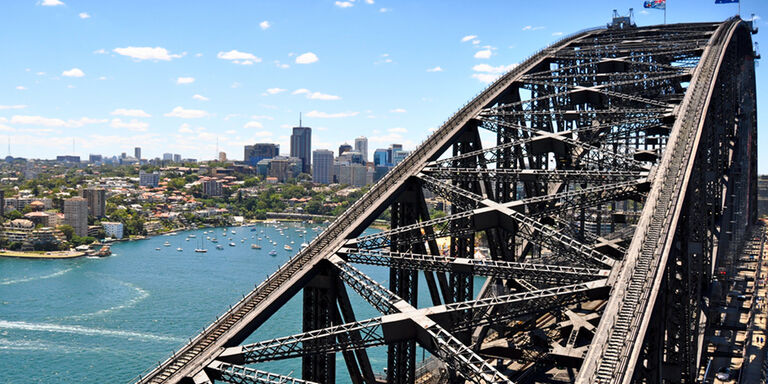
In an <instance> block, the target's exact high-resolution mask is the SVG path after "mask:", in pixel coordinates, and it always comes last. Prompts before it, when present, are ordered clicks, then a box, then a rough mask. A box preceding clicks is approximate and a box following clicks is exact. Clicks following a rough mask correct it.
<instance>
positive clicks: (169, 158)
mask: <svg viewBox="0 0 768 384" xmlns="http://www.w3.org/2000/svg"><path fill="white" fill-rule="evenodd" d="M163 161H173V153H163Z"/></svg>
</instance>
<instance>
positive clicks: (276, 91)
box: [267, 88, 287, 95]
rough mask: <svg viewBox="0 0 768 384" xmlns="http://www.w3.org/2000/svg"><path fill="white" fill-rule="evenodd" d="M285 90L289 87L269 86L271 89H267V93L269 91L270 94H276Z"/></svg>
mask: <svg viewBox="0 0 768 384" xmlns="http://www.w3.org/2000/svg"><path fill="white" fill-rule="evenodd" d="M285 91H287V89H283V88H269V89H267V93H269V94H270V95H276V94H278V93H281V92H285Z"/></svg>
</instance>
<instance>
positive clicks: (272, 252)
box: [269, 249, 277, 256]
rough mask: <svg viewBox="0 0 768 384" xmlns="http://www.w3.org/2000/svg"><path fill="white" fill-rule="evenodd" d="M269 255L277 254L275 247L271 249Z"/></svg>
mask: <svg viewBox="0 0 768 384" xmlns="http://www.w3.org/2000/svg"><path fill="white" fill-rule="evenodd" d="M269 255H270V256H277V251H275V250H274V249H273V250H271V251H269Z"/></svg>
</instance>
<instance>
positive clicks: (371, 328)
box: [220, 279, 607, 364]
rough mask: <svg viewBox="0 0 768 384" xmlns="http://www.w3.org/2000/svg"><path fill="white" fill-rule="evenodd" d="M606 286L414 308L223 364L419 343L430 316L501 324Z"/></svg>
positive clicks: (246, 350)
mask: <svg viewBox="0 0 768 384" xmlns="http://www.w3.org/2000/svg"><path fill="white" fill-rule="evenodd" d="M606 282H607V280H605V279H602V280H595V281H591V282H586V283H578V284H572V285H566V286H561V287H553V288H546V289H539V290H535V291H530V292H521V293H513V294H507V295H502V296H496V297H490V298H485V299H478V300H471V301H467V302H460V303H452V304H447V305H440V306H435V307H429V308H423V309H415V308H411V309H409V310H408V312H403V313H396V314H390V315H384V316H381V317H376V318H372V319H368V320H363V321H358V322H354V323H346V324H341V325H336V326H331V327H328V328H323V329H317V330H313V331H310V332H303V333H300V334H296V335H291V336H286V337H281V338H276V339H272V340H266V341H262V342H258V343H254V344H247V345H242V346H237V347H230V348H227V349H226V350H225V351H224V352H223V353H222V354H221V356H220V360H221V361H226V362H228V363H229V362H234V363H237V364H252V363H258V362H263V361H272V360H281V359H288V358H296V357H300V356H306V355H312V354H325V353H331V352H339V351H342V350H347V349H353V350H354V349H362V348H369V347H374V346H379V345H383V344H386V343H391V342H396V341H402V340H408V339H417V338H418V337H419V332H420V331H419V328H420V325H419V324H422V323H424V320H423V318H429V319H430V320H429V321H430V322H432V321H434V322H435V324H440V325H438V326H440V327H443V328H445V329H450V330H462V329H469V328H471V327H473V326H477V325H483V324H489V323H494V322H498V321H500V320H510V319H515V318H521V317H524V316H530V315H532V314H540V313H543V312H545V311H547V310H551V309H552V308H553V307H552V304H554V303H558V305H563V304H564V303H576V302H579V301H581V300H583V297H582V295H585V294H589V293H590V292H594V291H596V290H601V289H605V288H606V287H607V286H606ZM491 308H502V310H500V311H497V312H495V313H491V312H490V309H491ZM459 311H470V312H471V313H472V318H471V320H469V321H465V322H461V323H453V322H452V320H451V316H450V315H451V314H452V313H456V312H459ZM419 319H422V320H419ZM409 329H410V330H409ZM434 329H435V328H434V327H433V330H434ZM354 332H359V333H360V334H361V335H362V338H361V339H360V340H359V341H357V342H354V343H350V344H339V343H338V342H337V341H335V340H342V339H352V338H351V337H346V338H342V337H340V336H341V335H351V334H352V333H354ZM308 342H312V343H308ZM307 345H309V347H308V346H307Z"/></svg>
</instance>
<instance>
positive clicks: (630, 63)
mask: <svg viewBox="0 0 768 384" xmlns="http://www.w3.org/2000/svg"><path fill="white" fill-rule="evenodd" d="M750 32H751V30H750V26H749V25H748V24H747V23H745V22H742V21H740V20H738V19H731V20H728V21H726V22H723V23H691V24H673V25H664V26H651V27H642V28H634V27H632V28H626V29H592V30H587V31H584V32H581V33H578V34H575V35H573V36H569V37H567V38H564V39H562V40H561V41H559V42H557V43H555V44H553V45H552V46H550V47H547V48H545V49H544V50H542V51H540V52H538V53H537V54H535V55H533V56H531V57H530V58H528V59H526V60H525V61H524V62H522V63H521V64H520V65H518V66H516V67H515V68H514V69H513V70H512V71H510V72H509V73H507V74H505V75H503V76H501V77H500V78H499V79H498V80H497V81H495V82H494V83H493V84H491V85H490V86H489V87H488V88H487V89H486V90H484V91H483V92H482V93H481V94H480V95H478V96H477V97H476V98H474V99H473V100H472V101H471V102H469V103H468V104H466V105H465V106H463V107H462V108H461V109H460V110H459V111H458V112H457V113H456V114H455V115H454V116H452V117H451V118H450V119H449V120H448V121H446V122H445V123H444V124H443V125H442V126H441V127H440V128H439V129H438V130H436V131H435V132H434V133H433V134H432V135H431V136H430V137H429V138H428V139H427V140H426V141H424V142H422V143H421V144H420V145H419V146H418V147H417V148H416V149H415V150H414V151H413V152H412V154H411V155H410V156H409V157H407V158H406V159H405V160H404V161H402V162H401V163H400V164H398V165H397V166H396V167H395V168H394V169H393V170H392V171H390V172H389V173H388V174H387V175H386V176H385V177H384V178H383V179H382V180H381V181H379V182H378V183H376V184H375V185H374V186H372V187H371V188H370V190H368V191H367V192H366V193H365V194H364V195H363V196H362V198H360V199H359V200H358V201H356V202H355V203H354V204H352V205H351V206H350V207H349V208H348V209H347V210H346V211H345V212H344V213H343V214H342V215H341V216H340V217H338V218H337V219H336V220H335V221H334V222H333V223H331V224H330V225H329V226H328V228H327V229H326V230H325V231H324V232H323V233H322V234H320V235H319V236H318V237H317V238H315V239H314V240H312V242H311V243H310V244H309V246H308V247H307V248H306V249H303V250H302V251H300V252H299V253H298V254H297V255H295V256H294V257H293V258H291V259H290V260H289V261H288V262H287V263H286V264H285V265H283V266H281V267H280V269H279V270H278V271H276V272H275V273H273V274H272V275H271V276H269V277H268V278H267V280H266V281H264V282H263V283H261V284H260V285H258V286H257V287H256V288H255V289H254V290H253V291H252V292H250V293H249V294H247V295H245V296H244V297H243V299H242V300H241V301H240V302H238V303H236V304H235V305H234V306H232V307H231V310H229V311H227V312H226V313H224V314H223V315H221V316H220V317H218V319H217V320H216V321H215V322H214V323H212V324H211V325H210V326H208V327H207V328H206V329H205V330H204V331H203V332H201V334H199V335H197V336H196V337H194V338H192V339H190V342H189V343H188V344H187V345H185V346H183V347H182V348H181V349H180V350H179V351H178V352H176V353H174V355H173V356H171V357H170V358H168V359H167V360H166V361H165V362H163V363H161V364H160V365H159V366H158V367H156V368H154V369H152V370H151V371H150V372H149V373H148V374H147V375H144V376H143V377H141V378H140V379H139V380H138V382H141V383H166V382H167V383H183V382H194V383H205V382H211V381H224V382H233V383H256V382H259V383H271V382H275V383H276V382H297V383H302V382H334V381H336V376H337V375H338V374H344V375H349V377H350V380H351V381H352V382H353V383H369V384H371V383H375V382H378V380H380V379H377V377H378V378H381V377H382V376H381V374H382V372H376V370H378V369H380V368H381V367H378V366H377V367H374V365H372V364H371V359H370V357H369V355H368V350H369V349H370V348H373V347H377V346H383V345H386V346H387V354H388V356H387V370H386V381H387V382H388V383H414V382H416V381H428V380H433V382H434V380H436V378H438V377H441V380H447V381H450V382H464V381H470V382H475V383H488V382H512V381H517V380H520V381H525V382H536V381H545V382H561V381H563V379H562V378H563V377H568V378H571V379H573V380H575V381H577V382H581V383H592V382H632V381H639V382H659V381H667V382H693V381H694V380H695V375H696V374H697V369H698V367H699V365H700V359H701V355H702V354H704V353H706V351H704V350H699V349H701V348H703V347H702V345H703V344H702V343H701V342H700V339H699V337H700V336H699V335H700V334H703V333H704V331H701V330H699V329H698V325H697V326H696V327H694V328H687V327H684V326H681V325H680V324H686V323H688V322H692V323H696V324H699V322H700V320H699V319H703V318H705V317H704V316H705V314H704V311H705V310H706V308H705V307H704V306H703V305H702V303H703V302H705V300H704V295H705V294H706V290H705V289H702V287H705V286H706V284H707V283H706V282H707V279H708V278H710V275H711V272H708V271H711V270H713V268H714V267H715V266H716V265H718V263H720V262H721V261H720V260H721V259H722V258H723V257H724V255H725V254H726V249H731V248H733V247H734V246H733V245H731V244H732V243H734V242H736V241H737V240H738V238H739V236H741V233H743V229H739V228H743V227H744V226H745V225H746V224H748V223H749V222H750V220H752V219H753V218H754V213H753V211H754V208H753V206H754V205H755V204H756V200H755V199H756V198H755V197H754V193H755V192H754V188H753V187H754V185H755V183H753V182H752V180H751V178H754V174H755V173H756V172H755V170H756V168H755V165H754V158H755V156H756V155H755V144H754V143H755V141H754V140H755V132H756V122H755V121H756V120H755V118H754V116H755V110H754V108H755V107H754V105H755V104H754V69H753V68H754V56H755V55H754V52H753V50H752V47H751V39H750V36H749V35H750ZM490 137H493V140H490V141H489V140H488V138H490ZM742 195H744V196H747V197H746V198H742V197H739V196H742ZM734 196H736V197H734ZM378 218H385V219H388V220H389V221H390V224H391V228H390V229H388V230H383V231H382V230H377V231H374V232H373V233H366V234H364V231H365V230H366V229H368V228H369V226H370V225H371V224H372V223H373V222H374V220H376V219H378ZM732 237H733V239H734V240H731V238H732ZM354 264H360V265H365V268H363V270H367V269H366V268H386V269H388V270H389V281H388V282H386V284H385V282H380V281H376V279H373V278H372V277H370V276H368V275H367V274H366V273H364V272H363V270H361V269H358V268H356V267H355V266H354ZM681 276H683V277H681ZM475 278H478V279H479V280H476V279H475ZM476 281H479V282H482V284H481V286H475V284H476ZM419 284H425V287H423V288H422V289H420V287H419ZM350 290H351V291H352V292H354V294H353V295H352V297H350V295H349V293H348V291H350ZM299 292H302V293H303V301H302V305H303V312H302V316H303V322H302V328H301V329H294V330H290V329H286V330H285V335H283V336H280V337H276V338H273V339H270V340H264V341H261V342H250V341H248V343H246V344H243V343H244V342H246V339H247V338H248V337H249V336H250V335H251V334H252V333H253V332H254V330H256V329H257V328H259V326H261V325H262V324H263V323H264V322H265V321H268V319H269V318H270V316H271V315H272V314H274V313H275V312H277V311H279V310H280V308H281V306H282V305H283V304H285V303H286V302H287V301H288V300H289V299H290V298H291V297H293V296H294V295H295V294H297V293H299ZM681 292H684V293H683V295H686V296H684V297H683V298H684V300H682V299H681V296H680V295H681ZM419 294H422V295H423V294H427V295H428V296H427V298H428V300H427V301H428V302H429V303H430V304H429V305H426V306H425V305H424V304H423V303H424V302H425V301H424V300H423V298H422V300H419V298H418V296H419ZM361 302H364V303H367V305H370V306H371V307H373V308H375V309H376V310H377V311H378V312H379V313H380V314H381V315H379V316H377V317H373V318H367V319H358V318H357V316H356V314H359V313H360V311H356V310H355V307H356V306H357V305H359V303H361ZM418 303H422V305H421V306H420V305H419V304H418ZM666 308H670V309H669V310H667V309H666ZM417 344H418V345H419V346H421V347H422V348H424V350H426V351H427V352H429V353H430V354H431V355H432V356H433V357H434V358H437V359H439V360H440V361H441V362H442V363H441V364H442V365H441V366H442V367H444V368H445V370H446V371H445V375H443V376H441V375H436V376H431V375H430V373H428V372H427V371H426V370H424V369H421V368H419V367H418V364H417V359H416V353H415V351H416V350H415V347H416V345H417ZM336 353H341V354H342V357H343V360H344V363H345V364H344V366H345V371H343V373H342V371H339V372H337V369H336V364H335V362H336V359H335V356H336ZM281 359H301V362H302V364H301V366H302V370H301V377H302V379H301V380H299V379H294V378H292V377H291V376H296V374H294V373H292V372H281V373H279V374H278V373H268V372H265V371H263V370H259V364H261V363H262V362H266V361H272V360H281ZM250 365H254V366H253V367H251V366H250ZM429 367H432V368H434V366H433V365H430V366H429ZM377 374H378V376H377ZM565 381H568V380H565Z"/></svg>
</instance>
